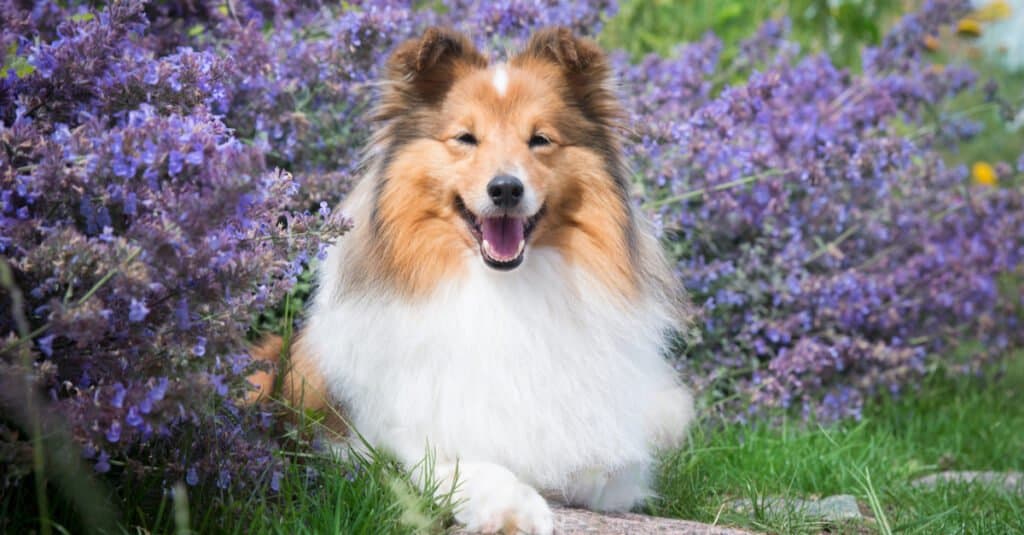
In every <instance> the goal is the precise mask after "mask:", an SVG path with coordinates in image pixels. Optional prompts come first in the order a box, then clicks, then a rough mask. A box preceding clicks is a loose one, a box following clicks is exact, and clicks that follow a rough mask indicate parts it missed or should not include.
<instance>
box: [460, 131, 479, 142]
mask: <svg viewBox="0 0 1024 535" xmlns="http://www.w3.org/2000/svg"><path fill="white" fill-rule="evenodd" d="M455 141H458V142H459V143H462V144H463V145H476V144H477V140H476V136H474V135H473V134H470V133H469V132H466V133H465V134H459V135H458V136H457V137H456V138H455Z"/></svg>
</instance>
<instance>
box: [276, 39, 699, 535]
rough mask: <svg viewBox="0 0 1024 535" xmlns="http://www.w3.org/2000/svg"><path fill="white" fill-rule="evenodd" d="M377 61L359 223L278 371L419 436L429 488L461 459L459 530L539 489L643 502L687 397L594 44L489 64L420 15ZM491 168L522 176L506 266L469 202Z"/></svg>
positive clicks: (378, 433)
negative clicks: (671, 358) (429, 471)
mask: <svg viewBox="0 0 1024 535" xmlns="http://www.w3.org/2000/svg"><path fill="white" fill-rule="evenodd" d="M386 71H387V73H388V79H387V80H386V81H385V82H384V85H383V88H382V94H381V99H380V104H379V107H378V109H377V110H376V113H375V114H374V116H375V117H376V118H377V120H378V121H380V122H379V126H378V128H377V131H376V133H375V135H374V136H373V138H372V141H371V143H370V146H369V147H368V150H367V157H366V165H365V167H366V171H365V176H364V177H363V179H362V180H361V181H360V183H359V184H358V185H357V186H356V188H355V189H354V190H353V192H352V193H351V194H350V195H349V197H348V198H347V199H346V201H345V210H346V211H347V213H348V214H349V215H350V216H351V217H352V218H353V219H354V221H355V228H354V230H353V231H352V232H350V233H349V234H347V235H346V236H344V237H343V238H342V239H341V240H340V241H339V242H338V243H337V244H335V245H334V246H332V247H331V249H330V251H329V253H328V258H327V260H326V262H324V264H323V265H322V266H321V269H320V273H319V287H318V290H317V295H316V298H315V301H314V303H313V305H312V307H311V310H310V314H309V322H308V324H307V326H306V327H305V329H304V331H303V333H302V336H301V337H300V339H299V343H298V344H297V348H296V349H295V350H294V352H293V356H292V362H293V367H292V368H291V371H290V374H291V375H292V376H299V375H301V376H302V377H303V378H304V379H305V385H306V387H307V388H306V390H305V393H306V397H307V398H308V397H309V393H310V392H313V393H316V394H317V396H316V397H315V398H314V399H313V402H314V403H332V404H338V405H342V406H344V407H345V409H346V414H347V415H348V417H349V418H350V420H351V422H352V424H353V425H354V426H355V428H356V429H358V430H359V432H360V434H361V435H363V436H364V437H366V438H367V440H369V441H370V443H371V444H372V445H374V446H375V447H380V448H383V449H386V450H389V451H391V452H392V453H393V454H395V455H396V456H397V457H398V458H399V459H400V460H401V461H403V462H404V463H405V464H406V465H407V466H409V467H410V468H411V467H415V466H417V464H418V462H419V461H421V460H422V459H423V458H424V456H425V455H428V454H429V455H432V456H434V458H435V462H436V474H435V476H437V477H438V478H439V479H440V480H441V483H442V486H444V485H450V484H452V483H453V480H454V478H455V474H456V472H458V474H459V481H460V487H459V489H458V490H457V492H456V497H457V498H460V499H463V500H464V504H463V505H462V506H461V508H460V509H459V510H458V511H457V512H456V518H457V519H458V520H459V521H460V522H463V523H465V524H467V526H468V527H469V528H470V529H472V530H483V531H487V530H492V531H496V530H501V529H505V530H508V529H510V527H512V528H516V529H520V530H523V531H527V532H536V533H550V532H551V526H552V524H551V512H550V509H549V508H548V506H547V504H546V503H545V500H544V498H542V497H541V495H543V496H546V497H547V498H549V499H553V500H557V501H562V502H566V503H570V504H575V505H583V506H586V507H591V508H595V509H610V510H621V509H627V508H629V507H631V506H633V505H635V504H637V503H639V502H640V501H642V500H643V499H644V498H645V497H646V496H648V495H649V494H650V478H651V467H652V463H653V462H654V459H655V452H656V451H657V450H659V449H663V448H667V447H673V446H675V445H677V444H678V443H679V441H680V440H681V437H682V436H683V432H684V430H685V427H686V425H687V424H688V422H689V421H690V420H691V419H692V414H693V407H692V399H691V396H690V394H689V392H688V391H687V390H686V388H685V387H683V386H682V385H681V384H680V383H679V381H678V378H677V377H676V374H675V372H674V371H673V369H672V367H671V366H670V365H669V364H668V363H667V362H666V361H665V360H664V358H663V354H664V353H665V352H666V347H667V345H668V343H669V339H670V336H671V333H672V331H673V329H675V328H677V327H678V326H679V323H680V321H681V319H682V318H683V317H684V316H685V314H684V312H685V309H684V306H683V302H684V301H683V299H682V298H681V293H680V291H679V289H678V286H677V284H676V282H675V280H674V277H672V275H671V273H670V271H669V270H668V268H667V264H666V262H665V260H664V257H663V255H662V252H661V250H660V248H659V246H658V244H657V242H656V240H655V239H654V238H653V236H652V234H651V233H650V232H649V230H648V229H647V226H646V225H645V224H644V223H643V222H642V221H640V220H639V218H638V215H637V214H636V213H635V211H634V210H633V208H632V205H631V204H630V200H629V181H628V177H629V176H630V175H629V172H628V169H627V167H626V165H625V163H624V161H623V158H622V150H621V141H620V139H619V136H618V125H619V121H620V120H621V117H622V111H621V108H620V106H619V103H618V101H617V99H616V98H615V94H614V91H613V90H612V86H611V82H610V69H609V66H608V62H607V59H606V57H605V56H604V54H603V52H601V50H600V48H598V46H597V45H596V44H595V43H593V42H592V41H590V40H587V39H582V38H578V37H575V36H573V35H572V33H571V32H570V31H569V30H567V29H565V28H551V29H545V30H541V31H538V32H537V33H536V34H535V35H534V36H533V38H532V39H531V40H530V41H529V43H528V44H527V46H526V47H525V49H524V50H523V52H521V53H520V54H518V55H516V56H514V57H513V58H512V59H511V60H510V61H509V62H508V63H507V64H502V65H498V66H493V65H489V64H488V62H487V60H486V58H484V56H483V55H482V54H480V52H478V51H477V50H475V49H474V48H473V46H472V44H471V43H470V41H469V40H468V39H467V38H466V37H464V36H462V35H459V34H457V33H455V32H452V31H450V30H444V29H430V30H428V31H427V32H426V33H425V34H424V36H423V37H422V38H420V39H416V40H412V41H409V42H406V43H404V44H402V45H400V46H399V47H398V48H397V49H396V51H395V52H394V53H393V55H392V57H391V59H390V60H389V62H388V65H387V69H386ZM467 134H468V135H470V137H471V138H472V140H473V143H469V142H466V141H464V140H465V139H467V138H466V137H465V136H466V135H467ZM537 136H541V137H542V138H543V139H545V140H547V141H549V143H540V144H533V142H532V140H533V139H535V138H536V137H537ZM497 174H512V175H515V176H517V177H519V178H520V179H521V180H522V181H523V183H524V184H525V194H524V198H523V200H522V202H521V203H520V205H519V206H518V207H517V208H516V209H517V210H519V211H520V212H521V213H522V215H520V212H516V213H515V214H513V216H509V217H522V218H523V219H522V220H524V221H525V220H526V219H527V218H529V220H530V221H536V226H535V227H531V228H533V233H532V234H531V235H530V236H529V238H528V239H527V240H526V251H525V253H524V254H525V259H524V260H523V262H522V264H521V265H520V267H518V268H516V269H514V270H512V271H508V272H502V271H496V270H494V269H491V268H490V267H488V266H486V265H484V263H483V261H482V259H481V254H482V253H481V247H483V246H482V245H481V244H480V243H478V241H477V240H479V237H475V236H474V234H473V232H472V231H471V224H470V223H467V221H466V220H465V219H466V217H471V218H476V217H490V216H488V215H487V214H489V213H491V212H492V211H493V210H495V208H494V207H493V205H491V204H490V201H489V199H488V196H487V193H485V190H486V185H487V183H488V181H489V180H490V179H491V177H493V176H496V175H497ZM467 214H468V215H467ZM272 349H273V348H272V347H270V346H269V345H268V346H267V348H266V350H265V351H264V353H265V354H273V351H272ZM261 379H262V381H263V383H267V379H266V378H265V377H264V378H261ZM285 382H286V383H289V381H285ZM292 384H294V383H292ZM295 393H296V390H295V389H294V388H292V389H290V390H287V391H286V392H284V395H285V396H286V397H294V395H295ZM293 401H295V400H293ZM414 475H416V476H417V477H420V476H421V475H422V474H419V473H417V472H416V471H415V470H414Z"/></svg>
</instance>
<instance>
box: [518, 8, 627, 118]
mask: <svg viewBox="0 0 1024 535" xmlns="http://www.w3.org/2000/svg"><path fill="white" fill-rule="evenodd" d="M531 61H543V62H548V63H551V64H554V65H555V66H557V67H558V68H559V69H560V70H561V71H562V74H563V75H564V76H565V81H566V86H567V90H568V93H569V94H570V96H571V97H572V98H573V100H574V101H575V102H576V103H577V104H578V105H579V106H580V108H581V109H582V110H583V112H584V114H585V115H587V116H588V118H589V119H591V120H600V121H602V122H607V121H611V120H615V119H618V118H619V117H620V116H621V109H620V107H619V104H618V100H617V99H616V97H615V94H614V92H613V91H612V90H611V66H610V65H609V63H608V57H607V56H606V55H605V53H604V51H603V50H601V47H600V46H598V44H597V43H595V42H594V41H593V40H592V39H587V38H585V37H577V36H576V35H573V33H572V30H570V29H569V28H566V27H564V26H555V27H551V28H543V29H541V30H538V31H537V32H535V33H534V34H533V36H531V37H530V41H529V42H528V43H527V44H526V49H525V50H523V51H522V52H521V53H520V54H519V55H517V56H516V57H515V58H513V60H512V63H513V64H518V65H523V64H525V63H529V62H531Z"/></svg>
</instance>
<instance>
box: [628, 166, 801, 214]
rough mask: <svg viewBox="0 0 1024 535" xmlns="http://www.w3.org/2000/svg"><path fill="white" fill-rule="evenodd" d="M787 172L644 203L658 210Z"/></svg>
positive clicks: (779, 171)
mask: <svg viewBox="0 0 1024 535" xmlns="http://www.w3.org/2000/svg"><path fill="white" fill-rule="evenodd" d="M787 172H788V171H787V170H785V169H769V170H768V171H765V172H763V173H758V174H756V175H750V176H746V177H743V178H737V179H736V180H730V181H729V182H724V183H722V184H718V185H717V186H712V187H710V188H700V189H695V190H693V191H688V192H686V193H681V194H679V195H673V196H672V197H666V198H664V199H659V200H657V201H650V202H647V203H644V208H658V207H660V206H664V205H666V204H672V203H676V202H680V201H686V200H689V199H693V198H695V197H702V196H704V195H705V194H707V193H712V192H716V191H723V190H727V189H730V188H734V187H736V186H742V185H745V184H751V183H754V182H757V181H758V180H761V179H762V178H767V177H770V176H778V175H781V174H784V173H787Z"/></svg>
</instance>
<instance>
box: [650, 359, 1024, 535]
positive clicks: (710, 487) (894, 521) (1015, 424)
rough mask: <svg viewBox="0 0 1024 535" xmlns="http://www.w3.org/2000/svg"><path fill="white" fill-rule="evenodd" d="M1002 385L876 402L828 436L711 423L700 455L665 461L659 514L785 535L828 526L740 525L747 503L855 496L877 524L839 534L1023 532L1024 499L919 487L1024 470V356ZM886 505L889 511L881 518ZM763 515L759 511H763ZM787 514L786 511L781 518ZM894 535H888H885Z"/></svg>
mask: <svg viewBox="0 0 1024 535" xmlns="http://www.w3.org/2000/svg"><path fill="white" fill-rule="evenodd" d="M1011 366H1012V367H1011V369H1010V370H1009V371H1008V372H1007V373H1005V374H1001V375H1000V376H999V377H995V376H989V377H977V378H973V379H960V380H951V379H948V378H943V377H941V376H940V375H939V374H935V375H933V376H932V377H931V378H930V379H929V380H928V381H926V382H925V383H924V384H923V385H922V386H921V389H920V390H919V391H915V392H907V393H905V394H904V395H903V396H902V397H901V398H900V399H884V400H877V401H876V402H874V403H872V404H870V405H869V407H868V408H867V410H865V413H864V417H863V419H862V420H860V421H857V422H847V423H844V424H840V425H831V426H819V425H815V424H808V423H806V422H803V421H800V420H796V421H793V420H784V421H783V422H782V424H781V425H779V426H766V425H753V426H748V425H737V424H732V423H724V422H716V421H707V420H705V421H704V422H703V425H701V426H699V427H698V428H696V429H694V432H693V433H692V445H691V447H690V448H687V449H684V450H682V451H680V452H677V453H676V454H674V455H671V456H669V457H668V459H667V460H666V462H665V464H664V467H663V470H662V479H661V492H662V499H661V500H659V501H657V502H654V503H652V504H651V512H652V513H655V514H659V515H665V516H673V517H681V518H688V519H696V520H701V521H704V522H709V523H711V522H715V521H717V522H719V523H723V524H728V525H735V526H743V527H747V528H750V529H754V530H764V531H770V532H780V533H792V532H797V533H803V532H814V533H817V532H819V531H821V529H822V528H823V527H825V526H823V525H821V524H820V523H819V522H817V521H816V520H815V519H812V518H805V517H802V516H801V515H800V514H799V513H798V512H792V511H785V510H778V511H769V512H767V513H766V512H765V511H758V510H755V511H753V514H738V513H736V512H734V511H733V508H731V507H730V506H729V504H730V503H731V502H732V501H733V500H736V499H742V498H747V499H751V500H753V501H754V503H762V502H763V501H764V499H765V497H770V496H790V497H801V498H807V497H824V496H830V495H835V494H852V495H854V496H856V497H857V498H858V500H859V501H860V502H861V504H862V509H863V510H864V511H865V512H866V513H867V514H868V516H874V517H875V521H874V522H869V523H867V524H866V525H865V524H855V525H847V526H829V527H830V528H834V530H837V531H839V532H853V533H860V532H863V531H864V530H867V531H869V532H874V531H875V530H879V531H882V529H881V526H882V522H881V521H880V520H881V519H882V518H883V517H884V519H885V523H886V524H887V525H888V526H889V527H890V528H891V529H892V532H906V533H1011V532H1020V531H1022V530H1024V495H1014V494H1010V493H1007V492H1005V491H1003V490H996V489H993V488H988V487H985V486H980V485H977V486H972V485H957V484H946V485H942V486H939V487H937V488H935V489H934V490H923V489H920V488H915V487H914V486H912V485H911V482H912V481H913V480H915V479H916V478H919V477H922V476H924V475H926V474H929V473H933V472H936V471H942V470H996V471H1013V470H1018V471H1019V470H1020V469H1021V467H1022V466H1024V431H1022V430H1024V354H1019V355H1018V356H1017V357H1016V358H1015V359H1014V361H1013V362H1012V365H1011ZM872 500H877V503H878V505H879V506H880V510H879V511H875V512H872V510H871V506H870V505H871V502H872ZM755 509H756V508H755ZM780 509H784V508H780ZM883 532H884V531H883Z"/></svg>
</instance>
